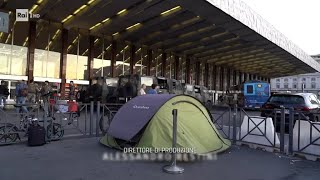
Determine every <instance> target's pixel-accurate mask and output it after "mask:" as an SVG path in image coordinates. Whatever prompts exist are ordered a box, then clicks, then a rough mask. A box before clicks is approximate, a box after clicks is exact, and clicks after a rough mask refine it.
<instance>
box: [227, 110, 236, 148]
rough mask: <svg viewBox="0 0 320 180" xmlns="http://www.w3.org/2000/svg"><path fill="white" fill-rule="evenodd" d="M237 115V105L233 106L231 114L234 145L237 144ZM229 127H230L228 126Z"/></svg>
mask: <svg viewBox="0 0 320 180" xmlns="http://www.w3.org/2000/svg"><path fill="white" fill-rule="evenodd" d="M237 114H238V106H237V104H235V105H234V112H233V129H232V130H233V131H232V133H233V134H232V137H233V140H232V143H233V144H236V142H237ZM229 126H230V125H229Z"/></svg>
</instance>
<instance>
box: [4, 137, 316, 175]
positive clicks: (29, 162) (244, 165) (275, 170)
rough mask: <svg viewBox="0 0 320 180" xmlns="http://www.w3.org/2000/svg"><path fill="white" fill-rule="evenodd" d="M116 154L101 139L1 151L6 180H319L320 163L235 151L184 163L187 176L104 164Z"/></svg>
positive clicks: (145, 165)
mask: <svg viewBox="0 0 320 180" xmlns="http://www.w3.org/2000/svg"><path fill="white" fill-rule="evenodd" d="M105 152H116V151H114V150H111V149H109V148H107V147H105V146H102V145H100V144H99V143H98V139H97V138H83V139H68V140H63V141H57V142H52V143H51V144H47V145H45V146H41V147H27V146H26V145H25V144H16V145H10V146H0V159H1V163H0V180H20V179H21V180H26V179H27V180H107V179H108V180H122V179H126V180H141V179H145V180H158V179H159V180H160V179H175V180H176V179H177V180H188V179H190V180H191V179H192V180H195V179H196V180H201V179H205V180H208V179H212V180H300V179H301V180H318V179H319V177H320V162H311V161H306V160H301V159H298V158H289V157H285V156H279V155H277V154H272V153H268V152H263V151H260V150H253V149H249V148H246V147H237V146H234V147H232V148H231V149H230V150H229V151H227V152H225V153H223V154H221V155H219V156H218V160H216V161H197V162H189V163H179V165H181V166H182V167H184V168H185V173H184V174H180V175H171V174H166V173H163V172H162V166H163V165H165V164H167V163H165V162H151V161H148V162H142V161H135V162H132V161H131V162H114V161H113V162H112V161H103V160H102V156H103V154H104V153H105Z"/></svg>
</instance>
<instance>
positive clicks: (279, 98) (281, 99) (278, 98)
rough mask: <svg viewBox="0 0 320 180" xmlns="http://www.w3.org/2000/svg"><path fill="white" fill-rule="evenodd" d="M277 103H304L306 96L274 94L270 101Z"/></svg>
mask: <svg viewBox="0 0 320 180" xmlns="http://www.w3.org/2000/svg"><path fill="white" fill-rule="evenodd" d="M268 102H271V103H277V104H304V103H305V102H304V98H303V97H302V96H297V95H273V96H271V97H270V99H269V101H268Z"/></svg>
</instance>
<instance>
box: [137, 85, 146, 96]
mask: <svg viewBox="0 0 320 180" xmlns="http://www.w3.org/2000/svg"><path fill="white" fill-rule="evenodd" d="M146 89H147V86H146V85H145V84H141V87H140V91H139V96H141V95H145V94H146Z"/></svg>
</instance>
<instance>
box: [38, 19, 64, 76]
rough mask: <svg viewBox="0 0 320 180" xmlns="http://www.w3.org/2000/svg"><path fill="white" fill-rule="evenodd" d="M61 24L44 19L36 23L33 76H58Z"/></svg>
mask: <svg viewBox="0 0 320 180" xmlns="http://www.w3.org/2000/svg"><path fill="white" fill-rule="evenodd" d="M61 28H62V27H61V25H60V24H54V23H50V22H46V21H41V22H38V23H37V28H36V49H35V54H34V77H42V78H59V76H60V52H61Z"/></svg>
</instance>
